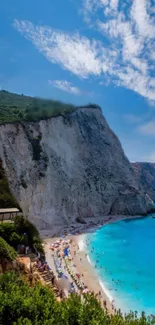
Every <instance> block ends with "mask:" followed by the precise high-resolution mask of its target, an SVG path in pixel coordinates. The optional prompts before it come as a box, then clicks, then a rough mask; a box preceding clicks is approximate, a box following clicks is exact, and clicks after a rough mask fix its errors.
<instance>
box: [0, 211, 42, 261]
mask: <svg viewBox="0 0 155 325" xmlns="http://www.w3.org/2000/svg"><path fill="white" fill-rule="evenodd" d="M0 236H1V237H2V238H3V239H5V240H6V241H7V243H8V244H9V245H11V246H13V247H14V248H15V249H17V246H18V245H19V244H23V245H26V246H30V247H31V248H34V249H37V251H39V252H40V254H41V256H42V257H43V258H44V256H45V255H44V249H43V246H42V242H41V239H40V236H39V232H38V230H37V229H36V227H35V226H34V225H33V224H32V223H31V222H30V221H28V220H27V219H25V218H24V217H23V216H16V217H15V218H14V223H9V222H6V223H1V224H0Z"/></svg>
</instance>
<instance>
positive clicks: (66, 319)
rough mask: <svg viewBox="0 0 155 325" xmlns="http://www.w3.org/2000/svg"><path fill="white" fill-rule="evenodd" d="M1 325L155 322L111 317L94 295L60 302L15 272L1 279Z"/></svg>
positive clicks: (132, 324)
mask: <svg viewBox="0 0 155 325" xmlns="http://www.w3.org/2000/svg"><path fill="white" fill-rule="evenodd" d="M0 324H1V325H8V324H9V325H62V324H63V325H151V324H155V322H154V319H152V318H147V317H146V316H145V314H142V316H141V317H140V318H137V314H136V313H130V314H128V315H126V316H125V317H123V316H122V315H121V314H120V313H117V314H116V315H114V316H110V315H108V314H107V313H106V312H105V311H104V310H103V309H102V307H101V305H100V303H99V302H98V301H97V299H96V298H95V297H94V295H93V294H88V295H86V296H85V298H84V300H83V299H81V297H80V295H71V296H70V297H69V298H68V299H65V300H62V301H61V302H58V301H57V300H56V298H55V296H54V294H53V292H52V291H51V290H50V289H49V288H47V287H43V286H42V285H41V284H39V283H38V284H37V285H34V286H30V285H29V284H28V283H26V282H25V281H24V280H23V278H22V276H20V275H19V274H16V273H14V272H11V273H6V274H4V275H2V276H1V277H0Z"/></svg>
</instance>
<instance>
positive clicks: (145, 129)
mask: <svg viewBox="0 0 155 325" xmlns="http://www.w3.org/2000/svg"><path fill="white" fill-rule="evenodd" d="M138 132H139V133H141V134H144V135H149V136H155V120H152V121H149V122H147V123H145V124H143V125H140V126H139V127H138Z"/></svg>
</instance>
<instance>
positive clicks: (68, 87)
mask: <svg viewBox="0 0 155 325" xmlns="http://www.w3.org/2000/svg"><path fill="white" fill-rule="evenodd" d="M48 83H49V85H52V86H53V87H55V88H58V89H61V90H63V91H66V92H68V93H71V94H74V95H80V94H81V90H80V89H79V88H77V87H75V86H73V85H72V83H71V82H68V81H67V80H48Z"/></svg>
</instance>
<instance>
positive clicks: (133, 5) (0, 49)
mask: <svg viewBox="0 0 155 325" xmlns="http://www.w3.org/2000/svg"><path fill="white" fill-rule="evenodd" d="M153 4H154V1H153V0H126V1H121V0H44V1H43V0H37V1H36V0H33V1H32V0H27V1H21V0H14V1H12V0H5V1H1V2H0V87H1V88H3V89H7V90H9V91H12V92H17V93H24V94H25V95H32V96H41V97H45V98H46V97H48V98H53V99H59V100H62V101H65V102H72V103H74V104H85V103H89V102H94V103H98V104H99V105H100V106H101V107H102V110H103V114H104V116H105V117H106V119H107V121H108V123H109V124H110V126H111V128H112V129H113V130H114V131H115V132H116V134H117V135H118V137H119V139H120V141H121V143H122V146H123V149H124V151H125V153H126V155H127V157H128V158H129V159H130V160H131V161H152V162H155V5H153Z"/></svg>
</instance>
